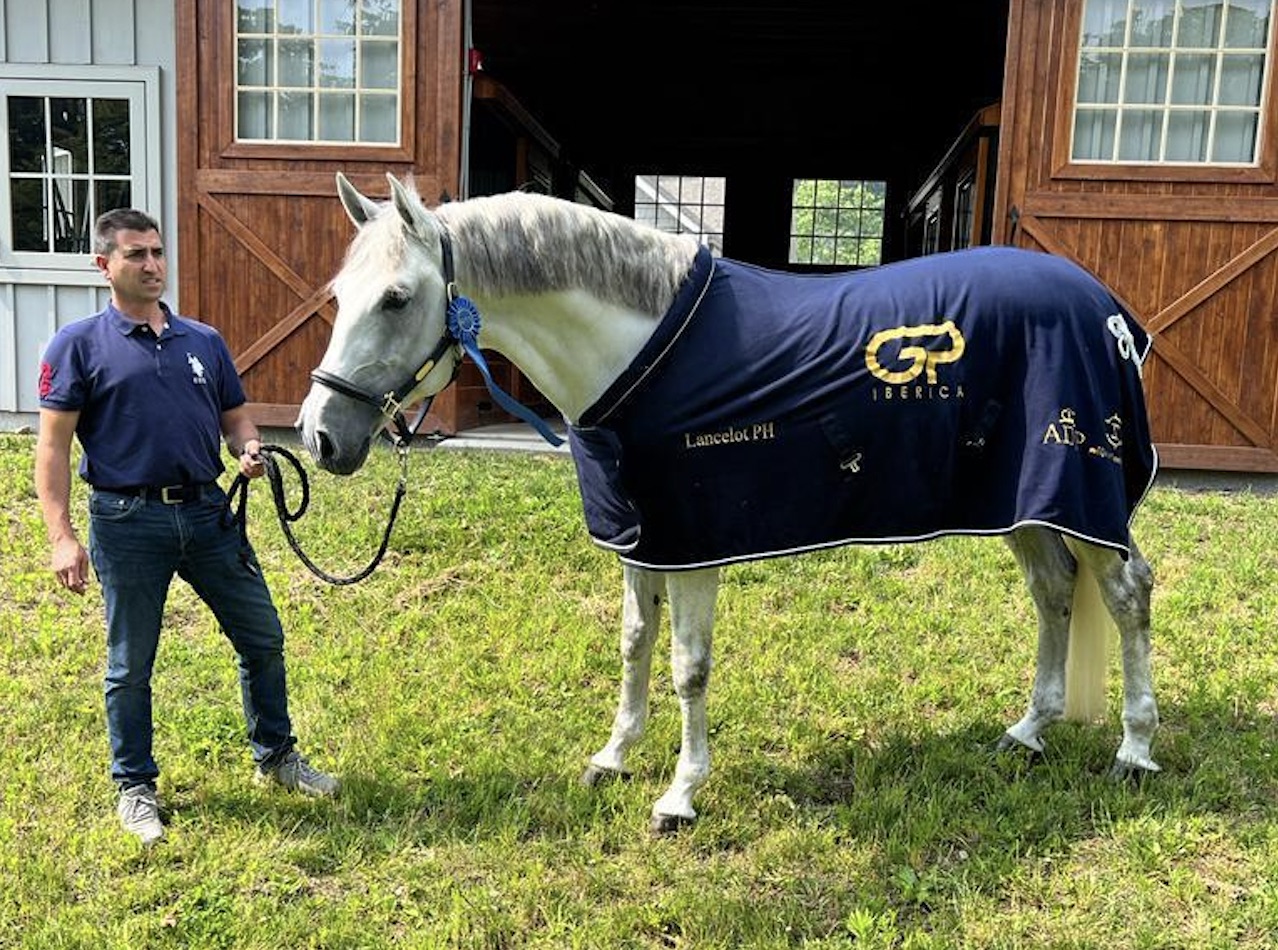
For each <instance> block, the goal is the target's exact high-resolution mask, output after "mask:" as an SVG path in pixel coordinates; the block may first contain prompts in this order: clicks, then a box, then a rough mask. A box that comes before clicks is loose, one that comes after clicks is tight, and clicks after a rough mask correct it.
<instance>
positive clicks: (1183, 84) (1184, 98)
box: [1171, 54, 1216, 106]
mask: <svg viewBox="0 0 1278 950" xmlns="http://www.w3.org/2000/svg"><path fill="white" fill-rule="evenodd" d="M1172 69H1173V73H1172V95H1171V101H1172V102H1173V103H1175V104H1176V105H1190V106H1205V105H1210V104H1211V97H1212V87H1213V85H1214V84H1215V79H1216V57H1215V56H1203V55H1201V54H1180V55H1178V56H1177V57H1176V59H1175V62H1174V63H1173V64H1172Z"/></svg>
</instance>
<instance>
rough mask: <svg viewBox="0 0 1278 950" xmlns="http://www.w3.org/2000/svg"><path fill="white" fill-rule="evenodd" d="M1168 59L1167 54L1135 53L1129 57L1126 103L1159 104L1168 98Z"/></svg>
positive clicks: (1125, 88) (1124, 94) (1125, 89)
mask: <svg viewBox="0 0 1278 950" xmlns="http://www.w3.org/2000/svg"><path fill="white" fill-rule="evenodd" d="M1168 65H1169V60H1168V57H1167V56H1166V55H1165V54H1161V53H1156V54H1152V55H1151V54H1148V53H1133V54H1132V55H1131V56H1129V57H1127V80H1126V82H1125V84H1124V86H1123V101H1124V102H1157V103H1162V102H1163V101H1164V100H1165V99H1166V98H1167V69H1168Z"/></svg>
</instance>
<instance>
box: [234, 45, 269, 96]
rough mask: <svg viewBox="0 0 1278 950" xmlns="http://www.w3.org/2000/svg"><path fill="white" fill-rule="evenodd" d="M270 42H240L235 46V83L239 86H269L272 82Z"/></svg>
mask: <svg viewBox="0 0 1278 950" xmlns="http://www.w3.org/2000/svg"><path fill="white" fill-rule="evenodd" d="M271 49H272V44H271V41H270V40H240V41H239V43H238V44H237V46H236V59H237V68H236V77H237V79H236V81H237V82H238V83H239V85H241V86H269V85H270V84H271V83H272V82H273V80H274V74H275V69H274V64H273V63H272V62H271Z"/></svg>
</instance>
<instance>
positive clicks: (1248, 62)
mask: <svg viewBox="0 0 1278 950" xmlns="http://www.w3.org/2000/svg"><path fill="white" fill-rule="evenodd" d="M1264 70H1265V60H1264V57H1263V56H1224V57H1222V58H1221V61H1220V104H1221V105H1227V106H1258V105H1260V82H1261V78H1262V77H1263V75H1264Z"/></svg>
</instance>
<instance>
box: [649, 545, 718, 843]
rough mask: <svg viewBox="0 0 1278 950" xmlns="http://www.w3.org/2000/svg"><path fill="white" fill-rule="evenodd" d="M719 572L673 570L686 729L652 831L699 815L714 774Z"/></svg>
mask: <svg viewBox="0 0 1278 950" xmlns="http://www.w3.org/2000/svg"><path fill="white" fill-rule="evenodd" d="M718 589H719V571H718V569H717V568H707V569H705V570H700V571H686V572H679V573H674V574H670V575H669V576H668V577H667V578H666V591H667V593H668V595H669V597H670V629H671V636H670V658H671V662H670V668H671V677H672V679H673V680H674V688H675V693H676V694H677V695H678V696H679V711H680V713H681V717H682V723H683V732H682V736H681V741H680V743H679V761H678V763H677V764H676V765H675V776H674V780H673V781H672V782H671V783H670V787H669V788H668V789H666V792H665V794H663V795H662V796H661V797H660V798H659V799H657V801H656V802H655V803H654V804H653V806H652V823H651V827H652V831H653V832H654V833H655V834H667V833H669V832H672V831H676V830H678V829H679V828H680V827H682V826H683V825H687V824H691V823H692V822H693V821H695V820H696V818H697V812H696V809H694V808H693V807H692V799H693V796H694V795H695V794H696V793H697V789H699V788H701V786H702V785H704V784H705V782H706V779H707V778H709V776H710V747H709V737H708V730H707V724H706V688H707V686H708V685H709V682H710V666H711V658H710V650H711V642H712V639H713V636H712V634H713V629H714V605H715V597H716V594H717V593H718Z"/></svg>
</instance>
